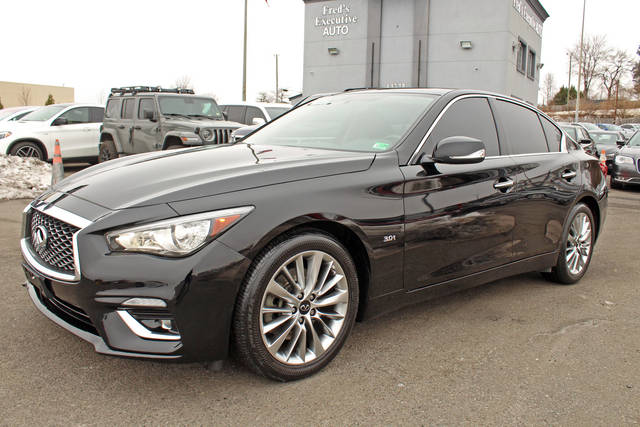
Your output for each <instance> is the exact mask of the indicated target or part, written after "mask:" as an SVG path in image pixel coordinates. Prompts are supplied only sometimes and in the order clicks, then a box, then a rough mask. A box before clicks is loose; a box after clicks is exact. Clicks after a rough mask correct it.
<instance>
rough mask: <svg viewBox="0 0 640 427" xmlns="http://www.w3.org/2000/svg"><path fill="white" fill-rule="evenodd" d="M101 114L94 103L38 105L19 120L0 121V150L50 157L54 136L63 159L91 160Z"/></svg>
mask: <svg viewBox="0 0 640 427" xmlns="http://www.w3.org/2000/svg"><path fill="white" fill-rule="evenodd" d="M103 117H104V107H103V106H101V105H94V104H54V105H49V106H47V107H42V108H39V109H37V110H36V111H33V112H32V113H29V114H27V115H26V116H24V117H23V118H22V119H20V120H19V121H16V122H9V123H2V124H0V153H2V154H10V155H13V156H20V157H36V158H38V159H40V160H51V159H52V158H53V147H54V145H55V141H56V139H58V140H60V149H61V152H62V159H63V160H65V161H66V160H70V159H73V160H76V161H90V162H94V161H96V160H97V158H98V141H99V138H98V136H99V133H100V132H99V128H100V125H101V124H102V119H103Z"/></svg>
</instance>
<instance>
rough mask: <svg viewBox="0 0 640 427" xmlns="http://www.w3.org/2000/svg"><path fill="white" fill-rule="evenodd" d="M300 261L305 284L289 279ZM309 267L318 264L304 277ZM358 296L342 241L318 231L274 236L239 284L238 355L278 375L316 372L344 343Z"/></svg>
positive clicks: (257, 369)
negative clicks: (301, 287)
mask: <svg viewBox="0 0 640 427" xmlns="http://www.w3.org/2000/svg"><path fill="white" fill-rule="evenodd" d="M314 267H315V268H314ZM300 268H302V270H301V271H302V274H300V276H302V277H304V278H305V285H306V286H304V289H302V290H301V289H300V288H299V287H296V286H298V285H295V284H294V283H298V276H299V274H298V271H300V270H299V269H300ZM309 268H311V271H314V270H315V271H318V274H317V275H316V280H313V281H307V280H306V278H307V276H308V271H309ZM285 270H286V271H287V272H288V279H287V273H286V272H285ZM312 276H313V274H311V275H309V277H312ZM292 281H293V282H292ZM358 301H359V300H358V276H357V273H356V267H355V264H354V263H353V259H352V258H351V256H350V255H349V253H348V251H347V250H346V249H345V248H344V247H343V246H342V245H341V244H340V243H339V242H337V241H336V240H334V239H333V238H332V237H331V236H329V235H326V234H323V233H320V232H316V231H310V232H304V233H302V234H297V235H291V236H288V237H285V238H282V239H279V240H277V241H275V242H274V243H271V244H270V245H269V246H267V247H266V248H265V249H264V250H263V251H262V253H261V254H260V255H259V256H258V257H257V258H256V260H255V261H254V263H253V264H252V266H251V268H250V269H249V271H248V272H247V276H246V277H245V280H244V282H243V284H242V287H241V290H240V293H239V296H238V299H237V301H236V307H235V312H234V319H233V336H234V343H235V347H236V350H237V352H238V355H239V356H240V359H241V360H242V361H243V362H244V364H245V365H247V366H248V367H249V368H250V369H251V370H253V371H254V372H256V373H258V374H261V375H264V376H266V377H268V378H271V379H275V380H278V381H291V380H297V379H301V378H304V377H307V376H310V375H313V374H315V373H316V372H318V371H320V370H321V369H322V368H324V367H325V366H326V365H327V364H328V363H329V362H330V361H331V360H332V359H333V358H334V357H335V356H336V355H337V354H338V352H339V351H340V349H341V348H342V346H343V345H344V342H345V340H346V338H347V336H348V335H349V332H350V331H351V329H352V327H353V324H354V321H355V317H356V313H357V311H358Z"/></svg>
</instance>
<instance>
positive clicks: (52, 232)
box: [29, 209, 80, 273]
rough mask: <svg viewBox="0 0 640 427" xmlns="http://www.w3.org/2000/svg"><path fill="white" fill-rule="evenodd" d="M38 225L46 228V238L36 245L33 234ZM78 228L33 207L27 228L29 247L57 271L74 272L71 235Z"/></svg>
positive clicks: (34, 234)
mask: <svg viewBox="0 0 640 427" xmlns="http://www.w3.org/2000/svg"><path fill="white" fill-rule="evenodd" d="M39 227H43V228H44V230H46V235H47V239H46V242H45V244H43V245H40V246H37V245H34V236H36V233H37V231H38V229H39ZM78 230H80V229H79V228H78V227H75V226H73V225H71V224H67V223H66V222H63V221H60V220H59V219H56V218H54V217H52V216H49V215H46V214H43V213H42V212H40V211H37V210H35V209H34V210H32V211H31V220H30V230H29V231H30V236H29V237H31V248H32V249H33V252H34V253H35V254H37V255H38V256H39V257H40V259H41V260H42V261H43V262H44V264H45V265H47V266H49V267H51V268H53V269H55V270H57V271H60V272H63V273H74V272H75V262H74V258H73V235H74V233H76V232H77V231H78Z"/></svg>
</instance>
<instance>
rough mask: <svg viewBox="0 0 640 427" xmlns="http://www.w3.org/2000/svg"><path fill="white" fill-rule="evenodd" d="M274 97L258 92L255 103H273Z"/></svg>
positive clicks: (267, 93)
mask: <svg viewBox="0 0 640 427" xmlns="http://www.w3.org/2000/svg"><path fill="white" fill-rule="evenodd" d="M274 99H275V97H274V96H273V95H272V94H271V93H269V92H259V93H258V96H257V97H256V102H273V101H274Z"/></svg>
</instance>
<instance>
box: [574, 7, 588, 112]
mask: <svg viewBox="0 0 640 427" xmlns="http://www.w3.org/2000/svg"><path fill="white" fill-rule="evenodd" d="M586 7H587V0H583V2H582V31H581V33H580V59H579V61H578V93H577V94H576V115H575V118H574V121H575V122H577V121H578V111H579V110H580V78H581V77H582V43H583V41H584V10H585V9H586Z"/></svg>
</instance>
